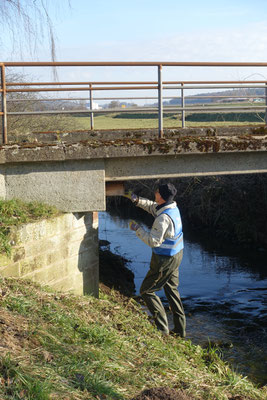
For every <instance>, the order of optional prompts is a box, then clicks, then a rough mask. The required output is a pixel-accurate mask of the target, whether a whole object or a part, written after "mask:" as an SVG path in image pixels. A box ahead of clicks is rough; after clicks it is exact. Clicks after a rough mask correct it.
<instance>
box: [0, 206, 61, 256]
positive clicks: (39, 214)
mask: <svg viewBox="0 0 267 400" xmlns="http://www.w3.org/2000/svg"><path fill="white" fill-rule="evenodd" d="M58 214H59V211H58V210H56V209H55V207H51V206H48V205H45V204H42V203H37V202H30V203H25V202H23V201H21V200H1V199H0V254H1V253H5V254H10V252H11V245H10V232H11V229H12V226H16V225H19V224H24V223H30V222H33V221H36V220H38V219H43V218H49V217H52V216H56V215H58Z"/></svg>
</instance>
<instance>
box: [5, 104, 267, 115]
mask: <svg viewBox="0 0 267 400" xmlns="http://www.w3.org/2000/svg"><path fill="white" fill-rule="evenodd" d="M266 108H267V106H254V107H253V106H247V107H217V106H216V107H203V106H202V107H176V108H174V107H171V108H166V107H165V109H164V111H165V112H170V111H173V112H179V111H187V112H191V111H204V112H207V111H209V112H211V111H219V110H220V111H229V110H231V111H243V110H253V111H256V110H258V111H259V110H263V109H266ZM136 111H139V112H143V113H146V112H151V111H158V107H140V108H135V107H131V108H128V109H125V108H124V109H121V108H114V109H101V110H91V109H89V110H66V111H65V110H64V111H63V110H58V111H55V110H53V111H21V112H18V111H17V112H13V111H11V112H8V113H7V114H8V115H42V114H91V113H98V114H100V113H118V112H119V113H125V112H127V113H129V112H136Z"/></svg>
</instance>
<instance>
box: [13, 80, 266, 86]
mask: <svg viewBox="0 0 267 400" xmlns="http://www.w3.org/2000/svg"><path fill="white" fill-rule="evenodd" d="M162 83H163V84H164V85H175V84H179V85H182V84H183V85H188V84H189V85H190V84H199V85H203V84H205V85H212V84H222V85H223V84H238V83H240V84H242V83H244V84H245V83H246V84H248V83H253V84H257V83H267V81H163V82H162ZM156 84H157V82H156V81H135V82H133V81H131V82H130V81H128V82H119V81H116V82H7V83H6V86H49V85H51V86H54V85H55V86H60V85H62V86H63V85H87V86H89V85H156Z"/></svg>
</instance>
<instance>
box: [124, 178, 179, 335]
mask: <svg viewBox="0 0 267 400" xmlns="http://www.w3.org/2000/svg"><path fill="white" fill-rule="evenodd" d="M176 193H177V190H176V189H175V187H174V185H173V184H171V183H167V184H163V185H160V186H159V188H158V190H156V192H155V202H153V201H151V200H148V199H144V198H142V197H138V196H137V195H136V194H134V193H132V192H128V193H127V194H126V195H125V197H127V198H129V199H130V200H131V201H132V202H133V203H135V204H136V205H137V206H138V207H141V208H143V209H144V210H145V211H147V212H149V213H150V214H152V215H153V216H154V217H155V220H154V223H153V226H152V228H151V230H150V232H147V231H145V230H144V229H143V228H142V227H141V226H140V225H138V224H137V223H136V222H135V221H131V222H130V229H131V230H133V231H135V233H136V235H137V236H138V237H139V238H140V239H141V240H142V241H143V242H144V243H146V244H147V245H148V246H150V247H151V248H152V257H151V261H150V269H149V271H148V273H147V275H146V277H145V279H144V281H143V283H142V285H141V288H140V294H141V296H142V298H143V299H144V301H145V303H146V305H147V307H148V309H149V311H150V312H151V314H152V316H153V318H154V320H155V323H156V326H157V328H158V329H159V330H160V331H161V332H162V333H163V334H165V335H168V334H169V333H170V334H174V335H177V336H180V337H185V327H186V320H185V314H184V309H183V305H182V302H181V298H180V295H179V292H178V289H177V287H178V284H179V272H178V268H179V266H180V264H181V261H182V258H183V247H184V245H183V231H182V221H181V216H180V212H179V209H178V207H177V204H176V202H175V201H174V197H175V195H176ZM162 288H163V289H164V291H165V294H166V297H167V299H168V302H169V305H170V308H171V311H172V314H173V322H174V329H173V330H172V331H170V332H169V327H168V320H167V316H166V312H165V310H164V307H163V305H162V303H161V300H160V298H159V297H158V296H157V295H156V294H155V292H157V291H159V290H161V289H162Z"/></svg>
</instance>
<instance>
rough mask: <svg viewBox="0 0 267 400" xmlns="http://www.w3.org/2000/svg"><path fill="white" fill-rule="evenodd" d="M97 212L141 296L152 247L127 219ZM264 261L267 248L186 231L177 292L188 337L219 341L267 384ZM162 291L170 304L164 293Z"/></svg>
mask: <svg viewBox="0 0 267 400" xmlns="http://www.w3.org/2000/svg"><path fill="white" fill-rule="evenodd" d="M99 216H100V219H99V238H100V239H103V240H108V241H109V242H110V243H111V244H110V250H111V251H112V252H114V253H117V254H120V255H123V256H124V257H125V258H127V259H129V260H130V261H131V262H130V263H129V265H128V267H129V268H130V269H131V270H132V271H133V272H134V275H135V286H136V294H139V288H140V285H141V283H142V280H143V278H144V277H145V275H146V273H147V271H148V267H149V261H150V257H151V249H150V248H149V247H148V246H146V245H145V244H144V243H143V242H142V241H141V240H140V239H138V238H137V237H136V235H135V233H134V232H132V231H131V230H130V229H129V228H128V224H129V220H127V219H122V218H121V217H117V216H111V215H110V214H108V213H105V212H103V213H99ZM144 228H145V229H147V228H146V227H145V226H144ZM266 264H267V252H266V251H263V250H258V251H253V252H252V251H245V250H244V249H240V248H239V247H237V246H235V247H234V246H229V245H228V246H222V245H218V242H217V243H216V242H215V241H214V239H213V238H212V237H200V236H199V234H194V235H193V234H192V233H191V234H190V233H188V232H185V249H184V258H183V261H182V264H181V267H180V285H179V291H180V295H181V297H182V300H183V304H184V308H185V312H186V316H187V338H188V339H190V340H191V341H192V342H193V343H195V344H200V345H207V344H208V342H209V341H210V342H211V343H213V342H215V343H216V344H219V345H220V346H221V348H222V352H223V358H224V359H225V360H227V361H228V362H229V363H230V364H231V365H232V366H233V367H234V369H235V370H237V371H238V372H240V373H242V374H243V375H244V376H248V377H249V378H250V379H251V380H253V381H254V382H256V383H259V384H260V385H263V384H266V383H267V268H266ZM158 294H159V296H160V297H161V299H162V301H163V303H166V299H165V296H164V291H161V292H159V293H158ZM171 324H172V322H171V315H170V325H171Z"/></svg>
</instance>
